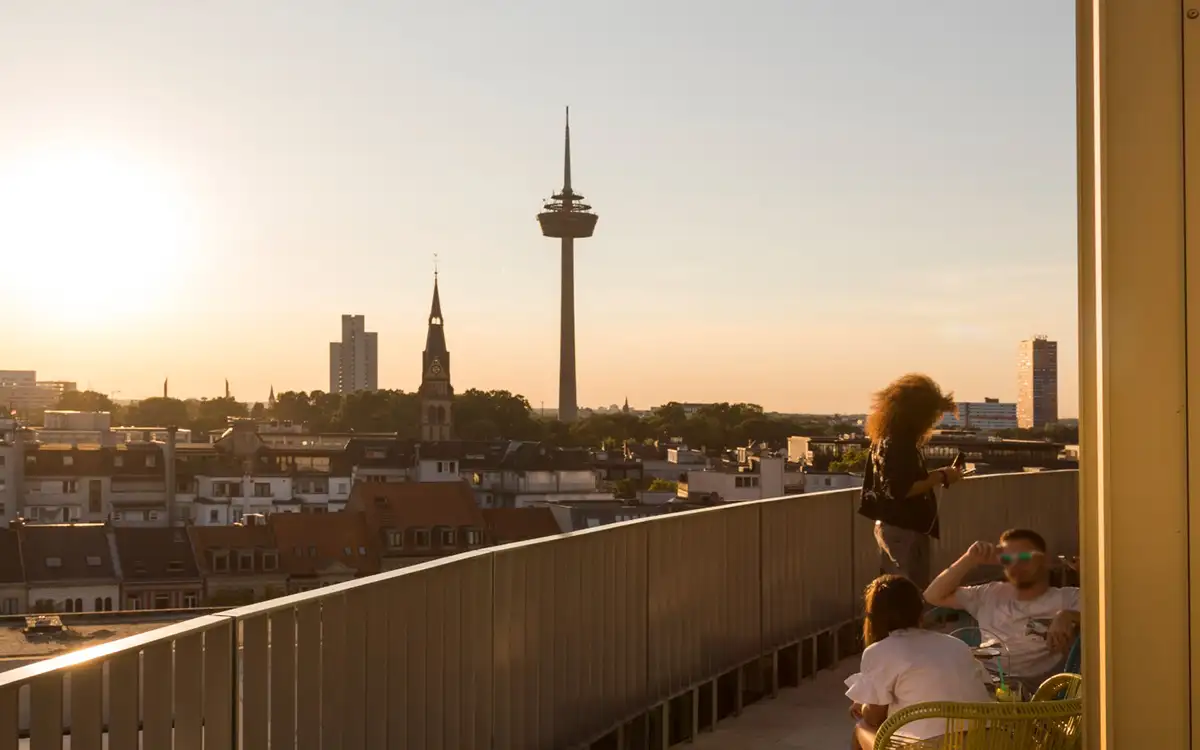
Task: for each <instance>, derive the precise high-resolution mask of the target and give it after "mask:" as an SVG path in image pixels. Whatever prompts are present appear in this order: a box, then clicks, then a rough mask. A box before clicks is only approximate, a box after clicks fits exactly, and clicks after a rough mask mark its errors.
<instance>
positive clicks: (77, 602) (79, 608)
mask: <svg viewBox="0 0 1200 750" xmlns="http://www.w3.org/2000/svg"><path fill="white" fill-rule="evenodd" d="M75 611H76V612H82V611H83V600H82V599H76V600H75Z"/></svg>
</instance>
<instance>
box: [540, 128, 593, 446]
mask: <svg viewBox="0 0 1200 750" xmlns="http://www.w3.org/2000/svg"><path fill="white" fill-rule="evenodd" d="M581 201H583V196H582V195H578V194H576V193H575V191H574V190H572V189H571V108H570V107H567V125H566V132H565V136H564V147H563V187H562V190H561V191H559V192H558V193H555V194H554V195H552V196H550V202H548V203H546V205H545V206H543V207H542V212H541V213H540V214H538V217H537V218H538V223H539V224H541V225H542V236H543V237H555V238H557V239H559V240H560V241H561V243H562V312H561V313H560V315H561V326H562V330H561V333H560V336H559V353H558V418H559V420H560V421H563V422H574V421H575V418H576V417H577V416H578V414H579V401H578V397H577V395H576V390H575V240H576V239H583V238H585V237H591V236H592V232H593V231H595V229H596V220H597V219H599V218H600V217H598V216H597V215H596V214H594V213H592V207H591V206H589V205H587V204H586V203H582V202H581Z"/></svg>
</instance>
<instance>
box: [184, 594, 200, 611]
mask: <svg viewBox="0 0 1200 750" xmlns="http://www.w3.org/2000/svg"><path fill="white" fill-rule="evenodd" d="M198 603H199V600H198V599H197V597H196V594H195V592H193V591H187V592H185V593H184V595H183V606H184V607H186V608H187V609H195V608H196V605H197V604H198Z"/></svg>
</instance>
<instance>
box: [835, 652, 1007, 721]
mask: <svg viewBox="0 0 1200 750" xmlns="http://www.w3.org/2000/svg"><path fill="white" fill-rule="evenodd" d="M859 670H860V671H859V672H858V673H857V674H854V675H851V676H850V677H849V678H848V679H847V680H846V686H847V687H848V688H849V690H847V691H846V697H847V698H849V699H850V700H852V701H854V702H855V703H864V704H868V705H874V706H887V707H888V715H889V716H890V715H891V714H893V713H895V712H896V711H898V710H900V709H902V708H905V707H906V706H911V705H914V704H916V703H928V702H930V701H954V702H960V703H983V702H985V701H989V700H991V696H990V695H988V690H987V688H986V687H985V685H984V682H985V681H986V679H987V674H986V673H985V672H984V670H983V667H982V666H980V664H979V662H978V661H977V660H976V659H975V656H974V654H973V653H972V651H971V648H970V647H969V646H967V644H965V643H963V642H962V641H960V640H959V639H957V638H955V637H954V636H950V635H945V634H943V633H936V632H934V631H931V630H897V631H894V632H892V633H891V634H889V635H888V637H887V638H884V639H883V640H882V641H879V642H878V643H872V644H871V645H870V646H867V649H866V650H865V651H863V654H862V663H861V666H860V667H859ZM945 732H946V721H945V720H944V719H921V720H920V721H914V722H912V723H911V724H906V725H905V726H903V727H901V729H900V732H899V734H900V736H903V737H909V738H915V739H922V740H924V739H928V738H930V737H937V736H939V735H942V734H945Z"/></svg>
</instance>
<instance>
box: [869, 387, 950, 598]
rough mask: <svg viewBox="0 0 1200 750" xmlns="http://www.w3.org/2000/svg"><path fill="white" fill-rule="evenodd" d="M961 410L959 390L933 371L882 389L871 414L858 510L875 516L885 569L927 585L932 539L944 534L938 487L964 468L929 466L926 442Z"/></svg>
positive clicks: (876, 397) (877, 540)
mask: <svg viewBox="0 0 1200 750" xmlns="http://www.w3.org/2000/svg"><path fill="white" fill-rule="evenodd" d="M954 410H955V407H954V398H953V394H948V393H942V389H941V388H940V387H938V384H937V383H935V382H933V379H932V378H930V377H929V376H927V375H918V374H909V375H905V376H903V377H901V378H899V379H898V380H896V381H894V382H892V383H891V384H890V385H888V386H887V387H886V388H884V389H883V390H882V391H880V392H879V393H876V394H875V400H874V402H873V403H872V405H871V414H870V415H869V416H868V417H867V437H869V438H870V439H871V449H870V455H869V456H868V457H867V463H866V468H865V472H864V475H863V489H862V504H861V505H860V506H859V509H858V512H859V513H861V514H862V515H864V516H866V517H867V518H870V519H871V520H873V521H875V541H876V543H877V544H878V545H879V559H880V573H882V574H887V573H895V574H898V575H902V576H904V577H906V578H908V579H909V580H911V581H912V582H914V583H916V584H917V586H918V587H919V588H921V589H922V590H924V588H925V587H926V586H928V585H929V582H930V580H931V578H932V574H933V572H932V570H931V569H930V550H929V548H930V539H937V538H938V507H937V496H936V495H935V494H934V488H936V487H943V488H945V487H949V486H950V485H952V484H954V483H955V482H957V481H959V480H960V479H962V472H961V471H959V470H958V469H956V468H954V467H952V466H948V467H946V468H943V469H935V470H934V471H933V472H928V471H926V470H925V457H924V455H923V454H922V452H921V448H922V446H924V445H925V443H926V442H927V441H928V440H929V436H930V434H932V432H933V428H934V427H935V426H936V425H937V423H938V422H939V421H941V418H942V415H943V414H945V413H946V412H952V411H954Z"/></svg>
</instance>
